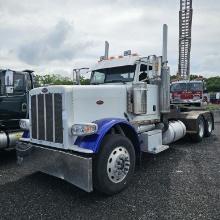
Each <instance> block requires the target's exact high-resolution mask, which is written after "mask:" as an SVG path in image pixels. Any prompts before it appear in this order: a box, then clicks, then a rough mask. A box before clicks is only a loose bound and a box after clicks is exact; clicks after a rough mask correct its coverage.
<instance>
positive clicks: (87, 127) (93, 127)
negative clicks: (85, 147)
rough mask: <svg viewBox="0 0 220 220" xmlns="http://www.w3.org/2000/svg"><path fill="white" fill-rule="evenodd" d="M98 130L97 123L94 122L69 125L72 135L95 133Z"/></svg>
mask: <svg viewBox="0 0 220 220" xmlns="http://www.w3.org/2000/svg"><path fill="white" fill-rule="evenodd" d="M97 131H98V125H97V124H94V123H86V124H74V125H73V126H72V127H71V133H72V135H74V136H86V135H92V134H95V133H96V132H97Z"/></svg>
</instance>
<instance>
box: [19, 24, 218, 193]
mask: <svg viewBox="0 0 220 220" xmlns="http://www.w3.org/2000/svg"><path fill="white" fill-rule="evenodd" d="M163 30H164V31H163V55H162V56H155V55H153V56H147V57H140V56H138V55H137V54H131V52H130V51H127V52H125V54H124V55H125V56H119V57H117V58H113V57H110V58H109V57H108V44H106V50H105V56H104V57H102V58H101V59H100V61H99V62H98V63H97V65H96V66H95V67H94V68H93V69H92V70H91V71H92V72H91V85H86V86H81V85H73V86H48V87H41V88H36V89H33V90H31V91H30V94H29V105H30V106H29V116H30V119H29V120H27V119H25V120H21V121H20V126H21V127H22V128H23V129H24V130H25V132H24V134H23V137H22V139H21V140H20V142H19V143H18V145H17V158H18V162H19V163H20V164H23V165H27V166H29V167H33V168H34V169H37V170H40V171H42V172H45V173H47V174H50V175H53V176H56V177H59V178H61V179H64V180H66V181H68V182H70V183H72V184H74V185H76V186H78V187H79V188H81V189H83V190H85V191H87V192H91V191H92V190H93V189H96V190H98V191H101V192H103V193H106V194H115V193H118V192H120V191H121V190H123V189H124V188H125V187H126V186H127V185H128V184H129V183H130V181H131V179H132V176H133V173H134V170H135V164H136V161H137V160H138V159H139V158H140V155H141V153H142V152H148V153H153V154H157V153H160V152H161V151H164V150H166V149H168V148H169V146H168V145H169V144H170V143H172V142H175V141H176V140H178V139H180V138H182V137H184V136H185V134H186V133H189V134H190V135H191V136H192V138H193V140H196V141H200V140H201V139H202V138H203V137H204V136H210V135H211V133H212V130H213V128H214V120H213V114H212V113H211V112H209V111H204V110H194V111H191V110H182V109H180V108H179V107H177V108H175V106H170V75H169V67H168V66H167V63H168V62H167V25H164V27H163ZM75 72H76V79H77V82H79V78H80V77H79V71H75Z"/></svg>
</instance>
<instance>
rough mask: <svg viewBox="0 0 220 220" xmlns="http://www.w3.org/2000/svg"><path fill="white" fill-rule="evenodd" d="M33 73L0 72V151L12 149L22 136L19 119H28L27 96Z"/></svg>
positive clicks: (28, 71) (27, 71) (31, 87)
mask: <svg viewBox="0 0 220 220" xmlns="http://www.w3.org/2000/svg"><path fill="white" fill-rule="evenodd" d="M32 72H33V71H30V70H25V71H12V70H0V150H2V149H12V148H13V149H14V148H15V145H16V141H18V140H19V138H20V137H21V136H22V134H23V130H22V129H21V128H20V126H19V121H20V119H23V118H28V110H27V107H28V104H27V95H28V91H29V90H30V89H33V75H32Z"/></svg>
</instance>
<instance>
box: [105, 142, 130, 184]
mask: <svg viewBox="0 0 220 220" xmlns="http://www.w3.org/2000/svg"><path fill="white" fill-rule="evenodd" d="M129 169H130V155H129V153H128V151H127V149H126V148H125V147H122V146H120V147H116V148H115V149H114V150H113V151H112V152H111V154H110V156H109V158H108V163H107V173H108V178H109V179H110V181H112V182H113V183H119V182H122V181H123V180H124V179H125V177H126V176H127V174H128V171H129Z"/></svg>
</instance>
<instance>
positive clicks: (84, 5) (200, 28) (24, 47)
mask: <svg viewBox="0 0 220 220" xmlns="http://www.w3.org/2000/svg"><path fill="white" fill-rule="evenodd" d="M193 9H194V11H193V27H192V55H191V71H192V73H198V74H200V73H201V72H202V73H204V74H207V75H211V74H213V75H214V74H216V73H218V72H219V66H218V61H217V59H218V58H219V52H218V51H220V40H219V39H220V38H219V36H220V29H219V28H217V27H218V25H219V23H220V1H219V0H218V1H217V0H212V1H206V0H199V1H193ZM178 11H179V1H174V0H166V1H164V0H155V1H152V0H136V1H133V0H126V1H124V0H106V1H103V0H93V1H91V0H81V1H79V0H74V1H73V0H54V1H51V0H38V1H30V0H22V1H17V0H8V1H3V0H0V57H1V63H0V68H2V67H3V66H4V67H6V68H12V69H17V68H23V67H24V68H33V69H35V70H39V71H42V72H44V71H50V72H52V71H53V70H54V71H56V70H59V71H61V70H62V69H63V72H64V73H66V72H68V71H69V72H70V71H71V69H72V67H73V66H77V67H80V66H90V65H91V64H92V63H94V62H96V61H97V59H98V57H99V56H100V55H103V52H104V41H105V40H108V41H109V42H110V54H111V55H119V54H121V53H123V51H124V50H127V49H131V50H132V51H134V52H138V53H139V54H141V55H143V56H146V55H149V54H157V55H161V48H162V45H161V44H162V33H161V31H162V24H163V23H168V25H169V37H168V40H169V42H168V59H169V64H170V65H171V73H172V74H174V73H176V71H177V66H178V64H177V62H178V30H179V29H178ZM72 21H74V24H73V22H72ZM216 57H218V58H216ZM213 59H214V60H213ZM209 62H211V63H212V64H213V65H211V64H210V65H209V64H208V63H209ZM70 74H71V72H70Z"/></svg>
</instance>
